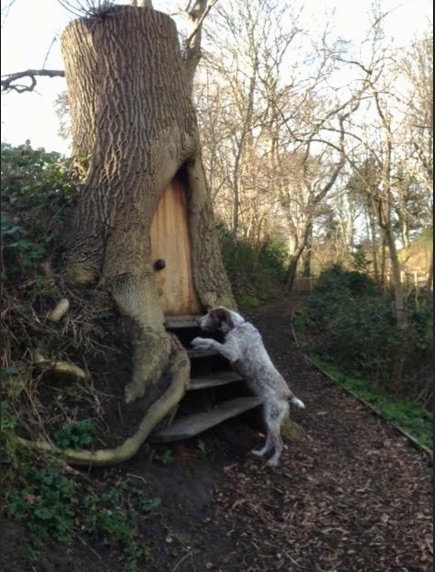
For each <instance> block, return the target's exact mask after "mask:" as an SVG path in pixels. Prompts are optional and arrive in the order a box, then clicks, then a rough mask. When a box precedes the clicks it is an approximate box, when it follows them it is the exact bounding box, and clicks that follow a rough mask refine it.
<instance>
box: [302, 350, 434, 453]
mask: <svg viewBox="0 0 435 572" xmlns="http://www.w3.org/2000/svg"><path fill="white" fill-rule="evenodd" d="M307 357H308V359H309V360H310V361H311V362H312V363H313V364H314V365H315V366H316V367H317V368H318V369H320V370H322V371H323V372H324V373H325V374H326V375H327V376H328V377H329V378H330V379H331V380H332V381H333V382H334V383H336V384H337V385H339V386H341V387H344V388H345V389H347V390H349V391H351V392H352V393H353V394H355V395H356V396H358V397H359V398H361V399H363V400H364V401H365V402H367V403H368V404H369V405H371V406H372V407H373V408H374V409H376V410H377V411H378V412H379V414H380V415H381V416H382V417H383V418H384V419H386V420H387V421H390V422H391V423H394V424H395V425H398V426H399V427H400V428H401V429H403V430H404V431H405V432H406V433H408V434H409V435H411V436H412V437H413V438H414V439H415V440H416V441H417V442H418V443H419V444H420V445H422V446H423V447H426V448H427V449H429V450H431V451H432V449H433V414H432V413H430V412H429V411H427V410H426V409H423V408H422V407H420V406H419V405H418V404H416V403H414V402H413V401H411V400H409V399H404V398H399V397H396V396H394V395H391V394H389V393H387V392H386V391H385V390H384V389H382V388H381V387H378V386H377V385H376V384H375V383H374V382H373V381H371V380H368V379H363V378H361V377H359V376H358V375H357V374H345V373H343V372H342V371H341V370H340V369H339V368H338V367H337V366H336V365H334V364H331V363H328V362H326V361H324V360H322V359H320V358H319V357H318V356H316V355H314V354H312V353H310V354H308V356H307Z"/></svg>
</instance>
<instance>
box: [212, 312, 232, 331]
mask: <svg viewBox="0 0 435 572" xmlns="http://www.w3.org/2000/svg"><path fill="white" fill-rule="evenodd" d="M214 315H215V317H216V318H217V319H218V321H219V325H220V324H222V322H225V323H226V325H227V326H228V328H229V329H230V330H231V329H232V328H234V322H233V319H232V317H231V313H230V311H229V310H227V309H226V308H223V307H220V308H216V309H215V310H214Z"/></svg>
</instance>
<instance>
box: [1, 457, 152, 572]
mask: <svg viewBox="0 0 435 572" xmlns="http://www.w3.org/2000/svg"><path fill="white" fill-rule="evenodd" d="M34 463H35V460H34V459H32V462H30V459H28V461H27V462H26V463H24V464H23V465H22V467H21V470H20V476H19V480H18V483H17V485H16V486H15V487H14V488H13V489H11V490H10V491H9V493H8V495H7V499H6V507H5V512H6V515H7V516H8V517H10V518H13V519H14V520H16V521H18V522H22V523H23V524H25V526H26V528H27V530H28V531H29V532H30V535H31V536H30V538H31V542H32V547H33V552H34V554H35V557H36V558H37V555H38V551H39V550H40V549H43V546H44V543H46V542H47V541H53V540H54V541H56V542H59V543H61V544H68V543H69V542H70V541H71V540H73V539H75V538H76V537H79V538H82V539H83V540H84V541H86V540H87V541H88V542H89V541H92V543H93V544H94V545H96V546H106V547H110V552H111V555H112V557H114V558H116V559H117V560H119V561H120V562H122V567H123V569H124V570H125V572H136V571H138V570H143V569H144V566H145V567H146V565H147V564H148V565H149V564H150V563H151V562H152V560H153V556H152V551H151V549H150V548H149V547H147V546H146V545H144V543H143V540H141V539H140V536H139V535H140V528H141V526H144V525H145V521H146V519H147V516H148V514H149V513H150V512H151V511H153V510H156V509H157V508H158V507H159V505H160V499H159V498H149V497H148V496H147V495H146V494H145V492H144V491H143V489H142V488H140V487H138V486H136V485H134V484H133V483H132V482H130V481H129V480H128V479H126V478H125V475H118V474H117V472H116V471H115V470H113V469H112V470H107V471H105V474H104V475H102V476H101V477H100V479H99V481H98V483H97V482H94V481H92V479H90V478H89V477H87V476H86V475H83V474H81V473H80V472H78V471H74V470H72V469H71V468H69V467H67V466H65V465H64V464H63V462H62V461H61V459H59V458H57V457H56V456H54V455H46V456H44V457H42V456H39V457H38V460H37V461H36V465H35V464H34Z"/></svg>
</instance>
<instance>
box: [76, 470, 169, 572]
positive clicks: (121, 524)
mask: <svg viewBox="0 0 435 572" xmlns="http://www.w3.org/2000/svg"><path fill="white" fill-rule="evenodd" d="M160 502H161V501H160V499H158V498H153V499H148V498H146V497H145V493H144V492H143V490H142V489H136V488H135V489H133V490H131V487H130V486H129V485H127V483H125V482H123V481H120V480H118V481H117V482H116V486H114V487H112V488H110V489H108V490H107V491H105V492H104V493H102V494H100V495H98V494H95V493H93V494H90V495H87V496H86V497H85V498H84V501H83V508H84V509H85V510H84V513H83V514H84V517H83V525H82V529H83V530H85V531H86V532H87V533H89V534H91V535H92V536H94V537H97V538H98V539H99V540H101V541H104V542H107V543H108V544H110V546H111V547H112V548H113V549H115V550H117V551H118V552H121V553H122V554H124V556H125V559H126V563H125V570H126V571H128V572H134V571H135V570H139V569H140V568H138V566H139V564H140V562H141V561H145V562H146V561H150V560H151V552H150V550H149V549H148V548H147V547H144V546H141V545H139V543H138V542H137V540H136V536H137V534H138V530H137V525H138V522H139V521H140V519H141V518H143V517H144V515H145V514H146V513H149V512H150V511H152V510H155V509H156V508H158V507H159V506H160Z"/></svg>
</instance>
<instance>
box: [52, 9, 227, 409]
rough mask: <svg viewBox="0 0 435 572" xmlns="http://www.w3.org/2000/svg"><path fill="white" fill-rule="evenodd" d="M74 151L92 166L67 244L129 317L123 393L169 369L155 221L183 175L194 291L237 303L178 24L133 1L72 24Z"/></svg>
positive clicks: (70, 264) (70, 258)
mask: <svg viewBox="0 0 435 572" xmlns="http://www.w3.org/2000/svg"><path fill="white" fill-rule="evenodd" d="M62 53H63V56H64V60H65V73H66V79H67V84H68V89H69V100H70V105H71V117H72V136H73V153H74V155H75V156H77V157H79V158H80V157H86V158H87V159H88V160H89V171H88V175H87V179H86V182H85V185H84V188H83V191H82V195H81V199H80V203H79V205H78V207H77V209H76V212H75V214H74V216H73V219H72V222H71V228H70V230H69V234H68V240H67V257H66V263H67V277H68V278H69V280H70V281H71V282H72V283H75V284H80V285H89V286H90V287H93V286H94V285H97V284H98V286H99V287H100V288H101V287H103V288H105V289H108V290H109V291H110V293H111V294H112V296H113V299H114V301H115V302H116V304H117V306H118V307H119V309H120V310H121V312H122V313H123V314H124V315H126V316H128V317H129V318H131V319H132V322H133V324H134V337H135V340H134V341H135V356H134V373H133V379H132V381H131V383H130V384H129V385H128V386H127V388H126V398H127V400H128V401H130V400H133V399H136V398H137V397H140V396H142V395H143V394H144V392H145V390H146V387H147V386H148V385H149V384H152V383H154V382H156V381H157V380H158V379H159V378H160V377H161V375H162V372H163V370H164V368H165V367H166V365H167V362H168V358H169V354H170V349H171V344H170V341H169V337H168V335H167V333H166V330H165V327H164V315H163V311H162V308H161V306H160V303H159V296H158V292H157V288H156V283H155V278H154V272H155V271H154V268H153V261H152V260H151V249H150V226H151V222H152V220H153V216H154V214H155V212H156V209H157V206H158V204H159V200H160V198H161V197H162V195H163V193H164V191H165V189H166V188H167V186H168V185H169V183H170V182H171V180H172V179H173V178H174V177H175V175H176V174H177V173H182V174H183V177H184V179H185V180H186V181H187V192H186V194H187V197H186V200H187V210H188V218H189V224H190V234H191V248H192V273H193V280H194V285H195V288H196V294H197V296H198V299H199V301H200V303H201V305H202V307H203V308H204V309H206V308H208V307H210V306H215V305H218V304H222V305H226V306H229V307H235V302H234V299H233V296H232V293H231V288H230V285H229V282H228V279H227V277H226V274H225V271H224V268H223V264H222V260H221V255H220V250H219V244H218V239H217V234H216V231H215V226H214V220H213V216H212V211H211V203H210V199H209V194H208V190H207V186H206V181H205V176H204V170H203V166H202V160H201V155H200V147H199V136H198V128H197V122H196V117H195V112H194V108H193V105H192V100H191V94H190V92H189V85H188V82H187V81H186V75H185V67H184V63H183V60H182V57H181V53H180V47H179V43H178V37H177V31H176V28H175V25H174V23H173V21H172V20H171V19H170V18H169V17H168V16H166V15H164V14H162V13H159V12H156V11H154V10H152V9H150V8H139V7H131V6H122V7H114V8H109V9H105V10H103V9H102V10H101V11H100V12H99V13H98V14H96V15H94V16H92V17H90V18H82V19H79V20H76V21H74V22H72V23H71V24H70V25H69V26H68V27H67V28H66V30H65V32H64V34H63V36H62Z"/></svg>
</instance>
